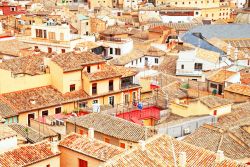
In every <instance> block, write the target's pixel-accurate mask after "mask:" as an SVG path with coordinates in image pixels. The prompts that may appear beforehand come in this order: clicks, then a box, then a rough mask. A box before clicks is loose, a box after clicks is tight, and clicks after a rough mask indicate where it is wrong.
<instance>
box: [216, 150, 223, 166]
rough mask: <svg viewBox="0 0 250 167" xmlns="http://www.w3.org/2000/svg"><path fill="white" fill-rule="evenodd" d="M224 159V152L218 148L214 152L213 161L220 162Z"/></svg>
mask: <svg viewBox="0 0 250 167" xmlns="http://www.w3.org/2000/svg"><path fill="white" fill-rule="evenodd" d="M223 160H224V153H223V151H221V150H218V151H217V153H216V159H215V162H216V163H221V162H222V161H223Z"/></svg>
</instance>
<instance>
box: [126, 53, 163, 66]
mask: <svg viewBox="0 0 250 167" xmlns="http://www.w3.org/2000/svg"><path fill="white" fill-rule="evenodd" d="M162 61H163V57H158V56H143V57H140V58H138V59H135V60H132V61H131V62H129V63H128V64H126V65H125V67H135V68H143V67H145V66H149V67H151V66H158V65H160V62H162Z"/></svg>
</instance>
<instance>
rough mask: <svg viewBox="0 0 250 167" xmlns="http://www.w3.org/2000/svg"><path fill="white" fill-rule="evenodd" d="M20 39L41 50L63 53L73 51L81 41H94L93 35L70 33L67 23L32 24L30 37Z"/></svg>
mask: <svg viewBox="0 0 250 167" xmlns="http://www.w3.org/2000/svg"><path fill="white" fill-rule="evenodd" d="M21 41H23V42H25V43H29V44H32V45H34V47H38V48H39V49H40V50H41V51H43V52H56V53H58V54H59V53H64V52H70V51H73V50H74V48H75V46H76V45H77V44H79V43H81V42H86V41H95V37H94V36H82V37H81V35H78V34H71V33H70V27H69V25H66V24H63V25H33V26H32V27H31V38H23V39H22V38H21Z"/></svg>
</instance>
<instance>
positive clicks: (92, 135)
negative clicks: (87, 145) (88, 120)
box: [88, 128, 95, 140]
mask: <svg viewBox="0 0 250 167" xmlns="http://www.w3.org/2000/svg"><path fill="white" fill-rule="evenodd" d="M88 137H89V139H91V140H94V138H95V131H94V128H89V130H88Z"/></svg>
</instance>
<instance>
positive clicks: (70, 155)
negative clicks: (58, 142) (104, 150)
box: [59, 146, 102, 167]
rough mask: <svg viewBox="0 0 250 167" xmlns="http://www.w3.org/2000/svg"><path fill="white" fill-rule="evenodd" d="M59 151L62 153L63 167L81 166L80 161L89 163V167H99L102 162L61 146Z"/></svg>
mask: <svg viewBox="0 0 250 167" xmlns="http://www.w3.org/2000/svg"><path fill="white" fill-rule="evenodd" d="M59 149H60V151H61V167H73V166H79V159H82V160H85V161H88V166H91V167H96V166H99V165H100V163H101V162H102V161H99V160H97V159H95V158H91V157H89V156H86V155H84V154H80V153H77V152H75V151H72V150H70V149H67V148H64V147H61V146H59Z"/></svg>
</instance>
